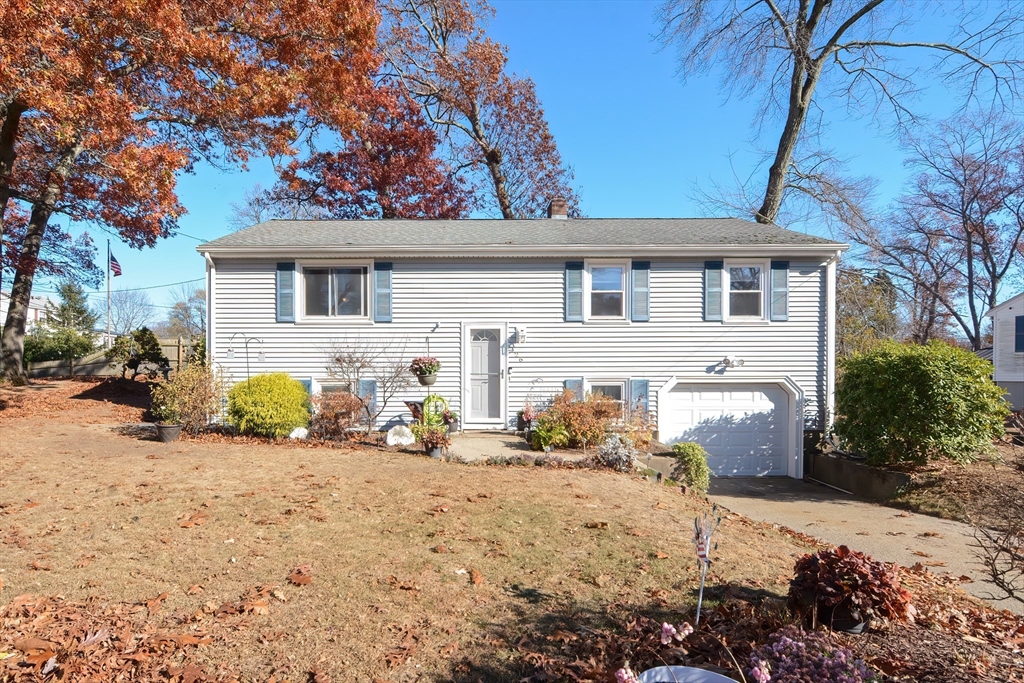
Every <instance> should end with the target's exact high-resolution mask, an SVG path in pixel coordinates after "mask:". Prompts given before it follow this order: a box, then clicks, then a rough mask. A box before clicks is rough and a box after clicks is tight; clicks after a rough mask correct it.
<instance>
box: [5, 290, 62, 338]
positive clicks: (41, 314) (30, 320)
mask: <svg viewBox="0 0 1024 683" xmlns="http://www.w3.org/2000/svg"><path fill="white" fill-rule="evenodd" d="M49 303H51V302H50V300H49V299H48V298H46V297H45V296H33V297H30V298H29V302H28V314H27V316H26V322H25V330H26V331H31V330H32V328H34V327H35V326H36V325H38V324H39V323H41V322H42V321H43V320H45V319H46V306H47V304H49ZM10 304H11V293H10V292H0V327H2V326H3V325H4V323H6V322H7V308H8V307H9V306H10Z"/></svg>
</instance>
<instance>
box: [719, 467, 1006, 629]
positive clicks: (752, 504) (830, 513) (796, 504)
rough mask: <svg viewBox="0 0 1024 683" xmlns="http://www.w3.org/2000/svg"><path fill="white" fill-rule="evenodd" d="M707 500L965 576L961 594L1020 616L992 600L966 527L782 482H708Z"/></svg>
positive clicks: (881, 556) (885, 557)
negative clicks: (965, 580)
mask: <svg viewBox="0 0 1024 683" xmlns="http://www.w3.org/2000/svg"><path fill="white" fill-rule="evenodd" d="M708 496H709V497H710V498H711V500H712V501H713V502H715V503H718V504H719V505H720V506H723V507H726V508H728V509H729V510H731V511H733V512H737V513H739V514H741V515H743V516H745V517H749V518H751V519H754V520H757V521H761V522H768V523H771V524H779V525H782V526H787V527H789V528H790V529H793V530H794V531H799V532H802V533H805V534H808V535H810V536H814V537H815V538H818V539H821V540H822V541H825V542H827V543H831V544H834V545H847V546H849V547H850V548H852V549H853V550H860V551H862V552H864V553H867V554H868V555H870V556H871V557H873V558H874V559H876V560H881V561H884V562H897V563H899V564H901V565H904V566H907V567H909V566H911V565H914V564H916V563H918V562H920V563H922V564H924V565H925V566H926V567H928V568H929V569H930V570H931V571H933V572H935V573H943V572H949V573H950V574H953V575H955V576H969V577H970V578H971V579H972V581H971V582H970V583H964V584H962V587H963V589H964V590H965V591H967V592H968V593H970V594H971V595H974V596H977V597H979V598H982V599H983V600H986V601H988V602H989V603H990V604H992V605H993V606H995V607H998V608H1000V609H1009V610H1012V611H1014V612H1016V613H1018V614H1024V605H1021V604H1020V603H1019V602H1016V601H1014V600H1009V599H1003V600H993V599H992V596H993V595H994V594H995V595H998V591H997V590H995V588H994V586H992V584H991V583H989V582H987V581H985V578H984V576H985V575H984V570H983V568H982V567H981V565H980V563H979V562H978V561H977V560H976V559H975V556H974V549H973V548H972V547H971V543H973V541H974V539H973V537H972V535H971V527H970V526H968V525H967V524H961V523H960V522H953V521H950V520H946V519H938V518H937V517H930V516H927V515H918V514H914V513H911V512H903V511H901V510H896V509H894V508H890V507H885V506H884V505H878V504H876V503H871V502H869V501H865V500H861V499H858V498H856V497H854V496H851V495H849V494H846V493H842V492H841V491H836V490H835V489H831V488H829V487H827V486H823V485H821V484H814V483H811V482H804V481H798V480H796V479H787V478H772V479H767V478H758V479H753V478H751V479H747V478H733V479H712V480H711V489H710V491H709V492H708Z"/></svg>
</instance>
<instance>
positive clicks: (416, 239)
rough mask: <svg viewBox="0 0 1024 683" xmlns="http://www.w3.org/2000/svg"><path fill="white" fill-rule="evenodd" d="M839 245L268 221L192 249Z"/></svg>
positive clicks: (764, 236)
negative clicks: (400, 246) (396, 246)
mask: <svg viewBox="0 0 1024 683" xmlns="http://www.w3.org/2000/svg"><path fill="white" fill-rule="evenodd" d="M717 244H728V245H760V244H776V245H808V246H810V245H820V246H835V247H837V248H841V247H844V246H845V245H842V244H839V243H837V242H830V241H829V240H825V239H822V238H820V237H815V236H813V235H807V234H804V233H801V232H794V231H792V230H785V229H783V228H780V227H777V226H774V225H762V224H760V223H754V222H752V221H745V220H740V219H738V218H573V219H568V220H566V219H536V220H496V219H464V220H365V221H331V220H322V221H295V220H272V221H267V222H265V223H260V224H258V225H254V226H252V227H250V228H246V229H244V230H240V231H238V232H235V233H232V234H230V235H225V236H224V237H220V238H218V239H215V240H213V241H211V242H207V243H206V244H204V245H201V246H200V247H199V251H204V250H206V249H214V250H216V249H218V248H228V249H231V248H238V249H245V248H257V249H258V248H266V247H281V248H288V247H320V248H328V249H330V248H344V247H387V246H394V245H402V246H406V247H415V246H445V245H450V246H453V247H456V246H463V247H469V246H500V247H505V246H508V247H513V248H514V247H515V246H516V245H521V246H531V247H543V246H573V245H579V246H597V245H601V246H618V245H621V246H652V245H654V246H657V245H666V246H679V245H717Z"/></svg>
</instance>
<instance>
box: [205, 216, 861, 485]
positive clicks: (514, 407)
mask: <svg viewBox="0 0 1024 683" xmlns="http://www.w3.org/2000/svg"><path fill="white" fill-rule="evenodd" d="M549 215H550V216H551V217H549V218H547V219H536V220H380V221H292V220H275V221H269V222H266V223H261V224H259V225H255V226H253V227H251V228H248V229H246V230H242V231H239V232H236V233H233V234H231V235H227V236H225V237H222V238H220V239H217V240H213V241H212V242H208V243H206V244H202V245H200V246H199V247H198V248H197V250H198V251H199V252H200V253H202V254H203V255H204V256H205V258H206V269H207V290H206V291H207V292H208V297H209V298H208V315H209V324H208V327H207V330H208V333H207V334H208V339H207V343H208V352H209V357H210V358H211V359H212V360H213V361H214V362H215V363H218V364H219V365H220V366H221V367H223V368H224V369H225V370H226V371H227V373H228V376H229V379H230V381H232V382H237V381H240V380H241V379H244V378H245V376H246V373H247V372H252V373H253V374H255V373H258V372H269V371H284V372H288V373H289V374H291V375H292V376H293V377H295V378H297V379H300V380H303V381H305V382H306V383H307V385H308V386H311V387H312V388H313V390H314V391H316V390H317V388H318V387H321V386H328V385H330V384H331V383H332V378H331V377H330V376H329V375H328V373H327V371H326V366H327V362H326V359H327V354H328V351H329V349H330V348H331V347H332V346H334V345H337V344H339V343H343V344H355V343H360V342H362V343H369V344H375V343H378V342H380V341H381V340H391V341H392V343H393V349H392V352H393V353H396V354H401V356H402V358H403V359H404V361H406V362H407V361H409V360H411V359H412V358H413V357H414V356H419V355H425V354H426V353H427V352H428V348H429V352H430V354H431V355H435V356H437V357H438V358H439V359H440V361H441V363H442V364H443V365H442V368H441V371H440V373H439V374H438V377H437V383H436V384H435V385H434V386H433V387H430V388H429V390H432V391H434V392H437V393H440V394H441V395H443V396H445V397H446V398H448V399H449V400H450V401H451V405H452V407H453V408H454V409H455V410H456V411H458V412H459V414H460V416H461V419H462V423H463V426H464V427H465V428H467V429H507V428H509V427H510V426H511V425H514V424H515V415H516V412H517V411H518V410H519V409H521V408H522V406H523V403H524V401H526V400H528V399H529V400H531V401H532V402H534V403H535V404H538V403H539V404H543V403H544V402H546V401H548V400H549V399H550V398H551V397H552V396H554V395H556V394H558V393H559V392H561V391H562V390H563V389H566V388H567V389H570V390H572V391H574V392H575V393H576V394H577V395H580V396H582V395H583V393H584V392H601V393H604V394H608V395H609V396H611V397H613V398H614V399H616V400H620V401H622V402H623V403H624V404H627V405H636V404H640V405H642V406H644V407H646V408H647V409H648V410H649V411H650V412H651V414H652V415H653V416H654V418H655V419H656V423H657V428H658V436H659V438H660V439H661V440H663V441H665V442H668V443H673V442H676V441H681V440H695V441H699V442H701V443H702V444H704V446H705V447H706V448H707V450H708V451H709V453H710V454H711V460H710V463H711V466H712V468H713V470H714V471H715V472H716V473H717V474H719V475H789V476H792V477H801V476H802V475H803V457H802V453H803V441H804V433H805V431H810V432H816V433H820V431H821V430H822V429H823V428H824V427H825V425H826V423H827V422H828V420H829V416H830V415H831V412H832V407H831V406H832V399H831V397H832V393H833V378H834V361H835V359H834V337H835V316H834V309H835V271H836V262H837V261H838V258H839V256H840V254H841V252H842V251H843V250H844V249H846V248H847V246H846V245H844V244H839V243H836V242H830V241H827V240H824V239H821V238H818V237H813V236H810V235H805V234H802V233H798V232H792V231H789V230H784V229H782V228H778V227H775V226H767V225H760V224H757V223H752V222H748V221H743V220H738V219H703V218H698V219H589V218H588V219H567V218H566V217H565V211H564V208H562V206H560V205H559V204H558V203H553V204H552V208H551V209H550V210H549ZM244 338H255V339H254V342H253V343H251V344H249V349H248V354H246V353H243V348H242V347H243V343H242V342H243V340H244ZM229 347H231V348H232V352H231V353H230V354H229V353H228V348H229ZM260 352H262V354H260ZM258 354H260V358H261V359H262V360H257V355H258ZM229 356H230V357H229ZM247 362H248V370H247V367H246V363H247ZM359 390H361V391H363V392H369V391H372V390H373V387H372V386H367V387H360V388H359ZM427 391H428V388H426V387H421V386H418V385H415V384H414V385H413V386H412V387H411V388H410V389H409V390H408V392H407V395H404V396H400V397H399V399H400V400H399V401H396V402H395V403H396V404H397V405H389V406H388V410H387V412H386V413H385V414H384V415H383V416H382V423H381V424H379V425H378V426H379V427H381V428H385V427H387V426H390V425H392V424H397V423H400V422H402V421H405V420H408V419H409V414H408V412H407V410H406V408H405V406H404V405H403V403H402V400H419V399H422V398H423V396H424V395H425V394H426V393H427Z"/></svg>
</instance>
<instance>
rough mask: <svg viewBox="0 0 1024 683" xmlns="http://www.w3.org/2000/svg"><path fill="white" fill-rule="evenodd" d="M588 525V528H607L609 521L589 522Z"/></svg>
mask: <svg viewBox="0 0 1024 683" xmlns="http://www.w3.org/2000/svg"><path fill="white" fill-rule="evenodd" d="M586 527H587V528H588V529H607V528H608V522H587V524H586Z"/></svg>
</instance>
